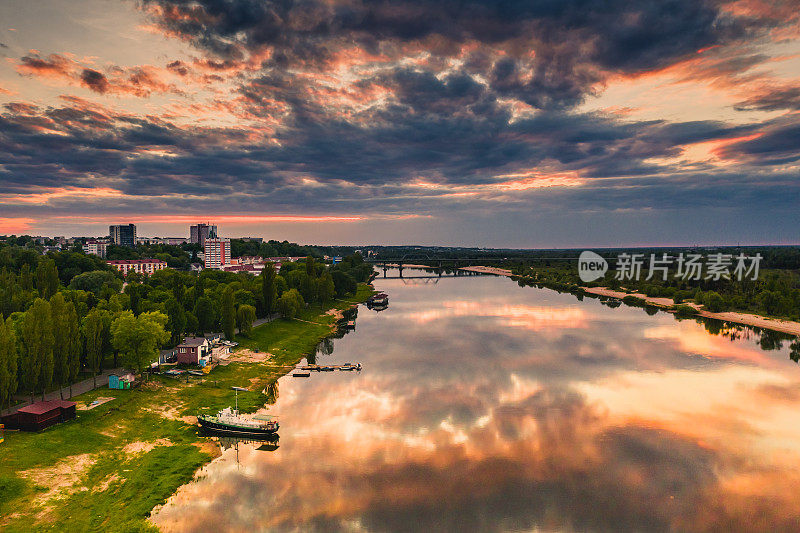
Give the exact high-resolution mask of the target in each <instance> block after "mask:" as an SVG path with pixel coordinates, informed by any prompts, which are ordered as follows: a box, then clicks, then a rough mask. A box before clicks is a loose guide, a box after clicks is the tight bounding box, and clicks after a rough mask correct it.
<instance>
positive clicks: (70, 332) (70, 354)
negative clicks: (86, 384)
mask: <svg viewBox="0 0 800 533" xmlns="http://www.w3.org/2000/svg"><path fill="white" fill-rule="evenodd" d="M50 311H51V314H52V317H53V362H54V369H55V372H54V377H55V381H56V383H58V385H59V388H62V387H63V386H64V384H65V383H69V386H70V397H72V381H73V380H74V379H75V378H76V377H78V371H79V370H80V353H81V347H80V331H79V329H78V314H77V312H76V311H75V306H74V305H73V303H72V302H67V301H66V300H65V299H64V295H63V294H62V293H60V292H59V293H56V294H55V295H53V297H52V298H50ZM62 399H63V398H62Z"/></svg>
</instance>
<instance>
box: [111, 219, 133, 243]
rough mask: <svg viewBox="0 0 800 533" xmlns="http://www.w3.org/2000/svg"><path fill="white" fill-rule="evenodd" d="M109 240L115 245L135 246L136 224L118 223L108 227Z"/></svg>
mask: <svg viewBox="0 0 800 533" xmlns="http://www.w3.org/2000/svg"><path fill="white" fill-rule="evenodd" d="M108 234H109V235H110V236H111V242H113V243H114V244H116V245H117V246H130V247H131V248H133V247H134V246H136V226H135V225H134V224H118V225H115V226H109V227H108Z"/></svg>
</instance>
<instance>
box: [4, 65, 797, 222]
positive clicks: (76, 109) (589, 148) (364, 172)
mask: <svg viewBox="0 0 800 533" xmlns="http://www.w3.org/2000/svg"><path fill="white" fill-rule="evenodd" d="M388 81H391V82H392V83H396V84H397V86H398V87H399V88H400V89H399V94H400V96H399V98H398V103H397V104H395V105H393V106H387V107H386V108H384V109H381V110H377V111H370V112H369V113H370V117H371V121H370V123H369V124H365V125H361V124H360V123H359V122H358V121H356V122H352V121H345V120H340V119H338V118H336V117H335V116H331V115H330V114H329V113H328V112H327V111H326V110H324V109H320V108H319V107H316V106H314V105H312V104H310V103H309V102H305V101H303V98H301V97H300V96H299V95H298V94H297V93H295V92H293V87H292V85H291V84H289V83H288V82H287V80H286V79H285V78H281V77H276V78H270V77H262V78H259V79H258V80H257V82H256V83H254V84H251V85H250V86H249V87H246V88H244V89H243V92H245V93H247V92H248V91H249V92H250V94H249V95H248V97H247V98H248V100H250V101H252V102H258V99H259V98H261V97H262V96H264V93H262V92H259V91H260V89H261V88H263V87H269V90H270V91H273V92H274V91H285V94H283V95H281V98H283V100H284V101H289V102H296V103H297V106H298V108H297V109H296V110H295V112H294V114H293V115H292V116H291V118H290V119H289V120H288V122H287V124H286V125H285V127H284V128H283V129H281V130H280V131H278V132H277V133H276V134H275V139H276V140H277V142H270V143H266V142H259V141H257V140H254V139H253V138H252V137H251V135H250V132H249V130H248V129H247V128H227V129H226V128H205V129H204V128H192V129H188V128H183V127H179V126H177V125H175V124H172V123H170V122H168V121H165V120H163V119H157V118H154V117H135V116H130V115H126V114H118V113H114V112H112V111H109V110H108V109H105V108H101V107H99V106H91V105H88V104H87V103H86V102H83V101H80V100H79V99H72V100H70V99H65V100H66V103H65V105H63V106H62V107H57V108H37V107H35V106H31V105H28V104H8V105H7V106H6V109H7V112H6V113H5V114H4V115H2V116H0V156H2V159H3V162H4V165H3V179H2V185H0V189H2V192H5V193H10V192H22V191H25V190H30V188H32V187H57V186H62V187H63V186H85V185H84V184H85V178H86V176H87V175H92V176H97V180H96V181H93V182H92V184H93V186H99V184H101V183H106V184H109V185H110V184H113V187H114V188H116V189H118V190H120V191H122V192H123V193H125V194H127V195H130V198H129V199H128V200H127V201H128V202H135V201H136V198H137V197H140V196H148V197H154V196H164V197H168V196H170V195H180V194H184V193H185V192H186V191H192V194H193V196H194V198H191V199H185V200H171V206H173V207H175V208H179V209H188V210H191V209H197V208H199V207H202V206H211V205H213V204H214V203H215V202H217V200H216V199H217V198H218V197H219V196H218V195H223V196H229V197H230V201H229V204H228V205H229V206H230V208H231V209H241V210H259V209H260V208H261V207H263V205H267V204H268V205H271V206H273V207H275V208H276V209H280V210H282V211H284V212H295V211H297V210H298V209H317V210H324V211H325V212H342V211H350V212H352V211H353V210H360V209H363V203H364V202H365V201H368V202H369V203H370V205H371V206H372V207H373V208H375V209H380V210H381V211H383V212H387V213H403V212H417V213H432V212H438V210H439V209H441V208H445V209H447V208H449V209H459V208H463V207H465V206H471V207H475V206H479V205H481V203H482V202H487V201H488V202H490V203H493V204H498V203H502V204H503V206H504V208H505V209H509V210H514V209H521V210H525V209H530V205H531V203H532V202H534V203H536V204H537V205H538V206H539V207H538V209H540V210H545V211H546V210H547V209H548V208H549V207H548V206H556V207H557V209H561V210H563V209H567V208H569V209H576V210H581V209H583V210H586V209H589V210H591V209H615V208H641V207H644V206H648V207H651V208H664V209H667V208H675V207H687V206H717V207H719V206H735V205H750V206H764V207H765V208H769V206H770V205H772V206H774V205H784V204H785V203H786V199H787V198H788V197H790V196H791V195H788V194H787V191H790V190H796V189H797V184H798V180H797V176H796V175H795V174H793V173H791V172H789V171H783V172H775V171H770V172H769V173H768V174H767V175H765V176H760V175H759V174H758V173H757V172H756V173H753V174H748V173H746V172H741V173H739V174H731V173H719V172H718V171H715V173H712V174H703V173H702V172H701V170H703V169H702V168H698V169H696V171H695V172H693V173H692V172H687V171H686V170H684V171H681V172H677V171H676V170H675V169H665V168H664V167H661V166H658V165H655V164H653V163H650V162H649V161H648V160H649V159H651V158H657V157H675V156H678V155H679V154H680V147H681V146H682V145H686V144H691V143H697V142H703V141H708V140H719V139H729V138H736V137H741V136H743V135H748V134H752V133H753V132H755V131H757V130H758V129H759V127H761V125H758V126H746V125H745V126H726V125H725V124H722V123H719V122H713V121H695V122H686V123H664V122H658V121H651V122H626V123H622V122H618V121H616V120H614V119H612V118H610V117H606V116H603V115H600V114H587V113H584V114H575V113H563V112H541V113H538V114H536V115H535V116H533V117H531V118H526V119H520V120H516V121H510V119H509V114H508V112H507V111H505V110H503V109H502V108H501V107H498V106H497V105H496V103H495V102H494V101H493V99H492V98H491V97H490V96H488V95H487V94H486V92H485V91H484V90H483V89H482V86H481V85H479V84H476V83H474V81H471V78H470V79H466V78H463V77H461V76H459V75H458V74H452V75H451V76H447V77H445V78H443V79H442V80H439V79H436V78H432V77H430V76H427V75H422V74H419V73H409V72H407V71H399V72H398V73H397V75H396V76H392V77H391V78H390V79H389V80H388ZM420 95H425V97H424V98H423V97H421V96H420ZM418 100H425V104H415V103H414V102H417V101H418ZM453 102H455V103H453ZM254 105H255V104H254ZM298 109H299V111H298ZM770 127H771V128H772V129H770V130H768V133H765V134H764V135H763V136H762V137H760V138H757V139H754V140H751V141H749V142H740V143H737V144H733V145H731V146H729V147H728V148H727V151H726V154H727V155H728V156H729V157H731V158H733V159H739V158H741V159H743V160H746V161H748V162H751V163H753V162H754V163H756V165H755V166H754V167H753V168H758V167H766V166H768V165H772V164H781V163H782V162H784V161H787V160H789V159H791V158H793V157H795V158H796V146H797V142H800V141H797V140H796V139H800V136H798V131H800V130H798V125H797V124H796V122H795V123H792V122H791V121H790V120H788V119H786V120H784V121H783V122H780V123H776V124H775V125H772V126H770ZM53 133H58V134H57V135H54V134H53ZM793 141H794V142H793ZM151 150H169V151H170V152H171V155H170V156H168V157H164V156H158V155H151V154H150V151H151ZM554 164H555V165H557V168H558V169H559V171H561V172H563V171H574V172H579V173H580V174H581V175H582V176H584V180H585V182H584V185H583V186H582V187H574V188H561V189H540V190H536V189H534V190H530V191H518V192H516V193H515V194H514V195H513V196H509V195H508V194H503V193H494V194H490V195H479V196H477V197H459V196H455V197H452V198H451V197H449V196H448V193H450V192H459V190H460V189H459V187H475V186H478V187H480V186H483V185H491V184H493V183H496V182H497V181H498V178H497V176H498V175H503V174H513V173H514V172H523V171H525V170H527V169H531V168H536V167H537V166H539V165H554ZM299 177H309V178H312V179H315V180H317V185H316V186H314V187H303V186H300V185H299V184H298V178H299ZM631 177H636V179H635V181H630V180H629V179H627V178H631ZM417 178H425V179H428V180H430V181H435V182H437V183H440V184H442V185H443V187H444V188H443V189H442V190H427V189H418V188H415V187H414V185H413V183H414V180H415V179H417ZM595 178H604V179H602V180H597V181H596V182H595V181H593V180H594V179H595ZM609 178H613V179H609ZM507 179H509V178H507ZM450 187H453V188H454V189H450ZM203 195H209V199H208V200H203V199H200V200H198V199H197V196H203ZM545 199H546V200H545ZM435 206H438V207H435ZM157 208H159V204H158V203H156V202H153V201H152V200H147V201H146V202H145V203H144V204H141V205H139V206H138V209H141V210H144V211H151V210H156V209H157Z"/></svg>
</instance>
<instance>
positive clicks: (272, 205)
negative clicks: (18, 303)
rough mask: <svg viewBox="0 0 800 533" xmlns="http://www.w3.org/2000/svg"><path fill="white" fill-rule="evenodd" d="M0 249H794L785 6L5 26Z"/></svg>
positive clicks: (339, 4) (794, 134)
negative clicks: (158, 241) (136, 242)
mask: <svg viewBox="0 0 800 533" xmlns="http://www.w3.org/2000/svg"><path fill="white" fill-rule="evenodd" d="M0 20H2V21H3V23H2V24H0V56H2V59H3V61H0V234H18V235H19V234H31V235H50V236H54V235H76V236H77V235H80V236H90V235H103V233H104V231H105V229H104V228H108V226H109V225H110V224H119V223H123V222H124V223H126V224H127V223H133V224H136V226H137V230H138V232H139V234H141V235H154V236H173V235H175V236H182V235H183V234H184V231H185V230H187V229H188V227H189V226H190V225H192V224H197V223H198V221H203V220H210V221H211V223H212V224H215V225H218V226H220V227H223V226H224V228H225V235H226V236H233V235H248V236H256V237H263V238H265V239H277V240H289V241H293V242H300V243H307V244H321V245H326V244H352V245H366V244H378V245H380V244H389V245H391V244H398V245H400V244H421V245H437V244H439V245H453V246H484V247H514V248H567V247H575V248H577V247H614V246H649V245H664V246H671V245H694V244H699V245H736V244H742V245H750V244H798V243H800V230H798V228H800V211H799V210H798V209H797V198H800V180H799V179H798V178H800V166H799V165H798V161H800V148H798V147H800V15H798V10H797V9H796V3H795V2H791V1H776V2H761V1H758V0H735V1H724V0H721V1H713V2H712V1H706V2H703V1H700V2H698V1H692V0H670V1H667V2H663V1H655V0H650V1H643V2H636V3H633V2H625V1H617V0H615V1H613V2H611V3H610V4H609V3H604V4H602V5H601V4H595V3H586V2H583V1H579V0H573V1H565V2H556V3H554V2H522V1H519V2H514V1H508V2H481V1H465V2H428V1H421V2H419V1H414V2H410V1H398V2H389V3H363V2H358V1H355V0H334V1H330V2H329V1H322V0H311V1H310V2H303V3H294V2H285V3H280V4H278V3H272V2H254V1H251V0H236V1H229V2H215V1H212V0H199V1H197V2H184V1H179V0H142V1H138V2H134V1H121V2H104V1H101V0H81V1H78V2H63V1H55V0H43V1H41V2H36V3H31V2H22V1H19V0H8V1H6V2H4V3H3V5H2V6H0Z"/></svg>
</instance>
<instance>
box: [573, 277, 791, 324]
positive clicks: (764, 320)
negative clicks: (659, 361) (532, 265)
mask: <svg viewBox="0 0 800 533" xmlns="http://www.w3.org/2000/svg"><path fill="white" fill-rule="evenodd" d="M582 288H583V290H584V291H585V292H587V293H589V294H596V295H598V296H606V297H609V298H618V299H620V300H621V299H623V298H625V297H626V296H633V297H634V298H638V299H640V300H643V301H644V302H645V303H647V304H648V305H653V306H656V307H662V308H665V309H669V308H671V307H673V306H674V305H675V302H674V301H673V300H672V299H671V298H652V297H649V296H647V295H645V294H641V293H627V292H622V291H614V290H611V289H607V288H605V287H582ZM682 305H688V306H690V307H693V308H695V309H697V316H701V317H705V318H713V319H716V320H723V321H725V322H733V323H735V324H742V325H745V326H754V327H757V328H762V329H770V330H773V331H780V332H781V333H788V334H789V335H798V336H800V322H793V321H791V320H778V319H776V318H768V317H764V316H760V315H754V314H750V313H737V312H735V311H722V312H718V313H712V312H711V311H705V310H704V309H703V308H702V307H701V306H699V305H697V304H692V303H687V304H682Z"/></svg>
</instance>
